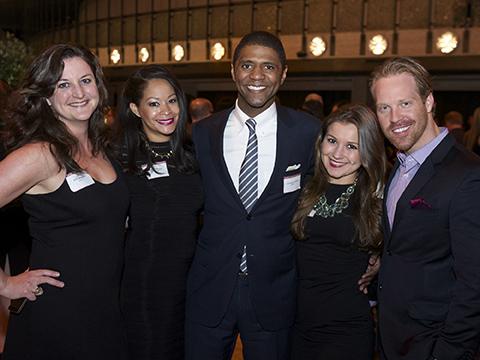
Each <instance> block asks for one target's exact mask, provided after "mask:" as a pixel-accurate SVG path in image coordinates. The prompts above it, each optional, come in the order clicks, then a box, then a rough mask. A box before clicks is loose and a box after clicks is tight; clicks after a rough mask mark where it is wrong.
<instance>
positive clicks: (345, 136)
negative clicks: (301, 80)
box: [292, 105, 386, 360]
mask: <svg viewBox="0 0 480 360" xmlns="http://www.w3.org/2000/svg"><path fill="white" fill-rule="evenodd" d="M315 154H316V160H315V174H314V176H313V177H312V179H311V180H310V181H309V182H308V184H307V185H306V186H305V188H304V189H303V190H302V192H301V194H300V200H299V204H298V206H297V210H296V212H295V215H294V217H293V222H292V234H293V235H294V237H295V238H296V239H297V240H299V241H297V266H298V295H297V296H298V303H297V315H296V320H295V327H294V340H293V350H292V354H293V355H292V359H329V360H335V359H337V360H341V359H358V360H371V359H372V357H373V348H374V344H373V342H374V331H373V321H372V317H371V314H370V305H369V300H368V297H367V295H366V294H365V293H363V292H361V291H359V290H358V284H357V279H358V278H360V276H361V275H362V274H363V273H364V272H365V270H366V268H367V265H368V261H369V257H370V256H371V254H379V253H380V252H381V249H382V240H383V235H382V230H381V218H380V216H381V190H382V189H383V184H384V178H385V166H386V157H385V149H384V147H383V137H382V134H381V132H380V129H379V127H378V124H377V120H376V117H375V115H374V113H373V112H372V111H371V110H370V109H369V108H368V107H366V106H364V105H345V106H343V107H341V108H340V109H337V110H336V111H334V112H333V113H332V114H330V115H329V116H328V118H327V119H326V120H325V121H324V123H323V128H322V131H321V132H320V135H319V138H318V140H317V144H316V148H315Z"/></svg>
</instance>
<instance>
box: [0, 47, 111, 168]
mask: <svg viewBox="0 0 480 360" xmlns="http://www.w3.org/2000/svg"><path fill="white" fill-rule="evenodd" d="M77 57H78V58H80V59H82V60H84V61H85V62H86V63H87V64H88V65H89V66H90V68H91V69H92V72H93V75H94V77H95V82H96V85H97V88H98V93H99V102H98V105H97V108H96V109H95V111H94V112H93V114H92V116H91V117H90V120H89V125H88V139H89V141H90V143H91V145H92V153H93V155H96V154H98V153H99V152H106V150H107V143H108V133H107V125H106V124H105V121H104V119H105V114H106V110H107V89H106V87H105V76H104V74H103V69H102V66H101V64H100V61H99V59H98V58H97V56H96V55H95V54H93V53H92V52H91V51H90V49H88V48H87V47H85V46H83V45H70V44H56V45H52V46H50V47H48V48H46V49H45V50H43V51H42V52H41V53H40V54H39V55H38V56H37V57H36V58H35V59H34V60H33V62H32V64H31V65H30V67H29V68H28V70H27V74H26V76H25V79H24V81H23V84H22V85H21V86H20V87H19V88H18V89H17V90H16V91H15V92H14V93H13V94H12V96H11V98H10V103H9V108H8V110H7V113H6V119H5V130H6V133H7V135H6V139H5V147H6V150H7V153H10V152H12V151H14V150H16V149H18V148H20V147H22V146H24V145H26V144H30V143H36V142H47V143H49V144H50V152H51V153H52V155H53V156H54V157H55V159H56V160H57V162H58V164H59V166H60V167H65V168H67V169H71V170H74V171H79V170H80V169H79V167H78V165H77V164H76V163H75V161H74V160H73V159H72V157H73V156H74V155H75V154H77V153H78V151H79V143H78V140H77V138H76V137H75V136H74V135H73V134H72V133H71V132H70V131H69V130H68V128H67V126H66V125H65V124H64V123H63V122H62V121H61V120H59V119H58V118H57V116H56V115H55V113H54V111H53V109H52V108H51V107H50V106H49V105H48V104H47V99H48V98H50V97H51V96H52V95H53V94H54V92H55V88H56V86H57V83H58V81H59V80H60V79H61V77H62V74H63V70H64V67H65V63H64V61H65V60H66V59H73V58H77Z"/></svg>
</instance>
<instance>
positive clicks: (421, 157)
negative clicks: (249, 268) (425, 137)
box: [397, 127, 448, 172]
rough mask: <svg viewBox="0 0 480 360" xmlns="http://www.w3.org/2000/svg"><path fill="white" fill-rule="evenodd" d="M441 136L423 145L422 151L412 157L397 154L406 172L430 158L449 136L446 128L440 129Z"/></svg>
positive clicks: (411, 155)
mask: <svg viewBox="0 0 480 360" xmlns="http://www.w3.org/2000/svg"><path fill="white" fill-rule="evenodd" d="M440 131H441V132H440V134H438V135H437V136H436V137H435V138H434V139H433V140H431V141H430V142H428V143H427V144H425V145H423V146H422V147H421V148H420V149H418V150H416V151H415V152H413V153H412V154H410V155H408V156H407V155H406V154H405V153H403V152H400V151H399V152H398V153H397V158H398V160H400V163H401V164H402V165H403V166H405V167H406V169H405V170H406V171H407V172H408V171H410V170H411V169H412V168H413V167H414V166H415V165H417V164H418V165H422V164H423V163H424V162H425V160H426V159H427V157H429V156H430V154H431V153H432V151H433V150H435V148H436V147H437V146H438V144H440V143H441V142H442V140H443V139H444V138H445V136H447V134H448V130H447V128H445V127H441V128H440Z"/></svg>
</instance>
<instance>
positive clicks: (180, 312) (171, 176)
mask: <svg viewBox="0 0 480 360" xmlns="http://www.w3.org/2000/svg"><path fill="white" fill-rule="evenodd" d="M150 145H151V147H152V149H153V150H154V151H155V152H156V153H158V154H167V153H169V151H170V149H171V148H170V144H169V143H151V144H150ZM139 156H140V154H139ZM162 161H165V162H166V164H167V168H168V176H166V174H163V175H164V176H159V177H157V178H155V179H150V180H148V179H147V178H143V177H140V176H133V175H128V174H125V180H126V182H127V185H128V188H129V191H130V196H131V207H130V214H129V215H130V221H129V228H128V231H127V240H126V257H125V271H124V277H123V282H122V291H121V303H122V311H123V314H124V317H125V319H126V323H127V333H128V343H129V358H130V359H132V360H133V359H142V360H148V359H156V360H167V359H168V360H173V359H183V358H184V323H185V288H186V281H187V274H188V270H189V269H190V264H191V262H192V259H193V255H194V252H195V245H196V241H197V236H198V232H199V221H198V220H199V215H200V212H201V210H202V208H203V187H202V181H201V177H200V174H198V173H197V174H192V175H187V174H183V173H181V172H179V171H178V169H177V168H176V166H175V161H174V159H173V156H171V157H169V158H164V159H159V162H162ZM160 169H161V170H164V169H165V167H161V166H160ZM157 176H158V175H157Z"/></svg>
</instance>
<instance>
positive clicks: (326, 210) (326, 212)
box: [313, 178, 358, 218]
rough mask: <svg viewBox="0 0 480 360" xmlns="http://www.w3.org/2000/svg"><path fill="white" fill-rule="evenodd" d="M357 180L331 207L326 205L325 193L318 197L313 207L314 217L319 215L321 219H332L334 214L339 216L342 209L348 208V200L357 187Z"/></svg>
mask: <svg viewBox="0 0 480 360" xmlns="http://www.w3.org/2000/svg"><path fill="white" fill-rule="evenodd" d="M357 179H358V178H356V179H355V181H354V183H353V184H352V185H350V186H349V187H348V188H347V190H345V192H343V193H342V195H340V196H339V197H338V198H337V200H335V202H334V203H333V204H331V205H328V204H327V197H326V196H325V193H324V194H323V195H322V196H320V199H319V200H318V202H317V203H316V204H315V205H314V206H313V211H315V214H316V215H320V216H321V217H324V218H327V217H329V216H330V217H333V216H335V214H340V213H341V212H342V211H343V210H344V209H346V208H347V207H348V200H349V199H350V196H351V195H352V194H353V192H354V191H355V186H356V185H357Z"/></svg>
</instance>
